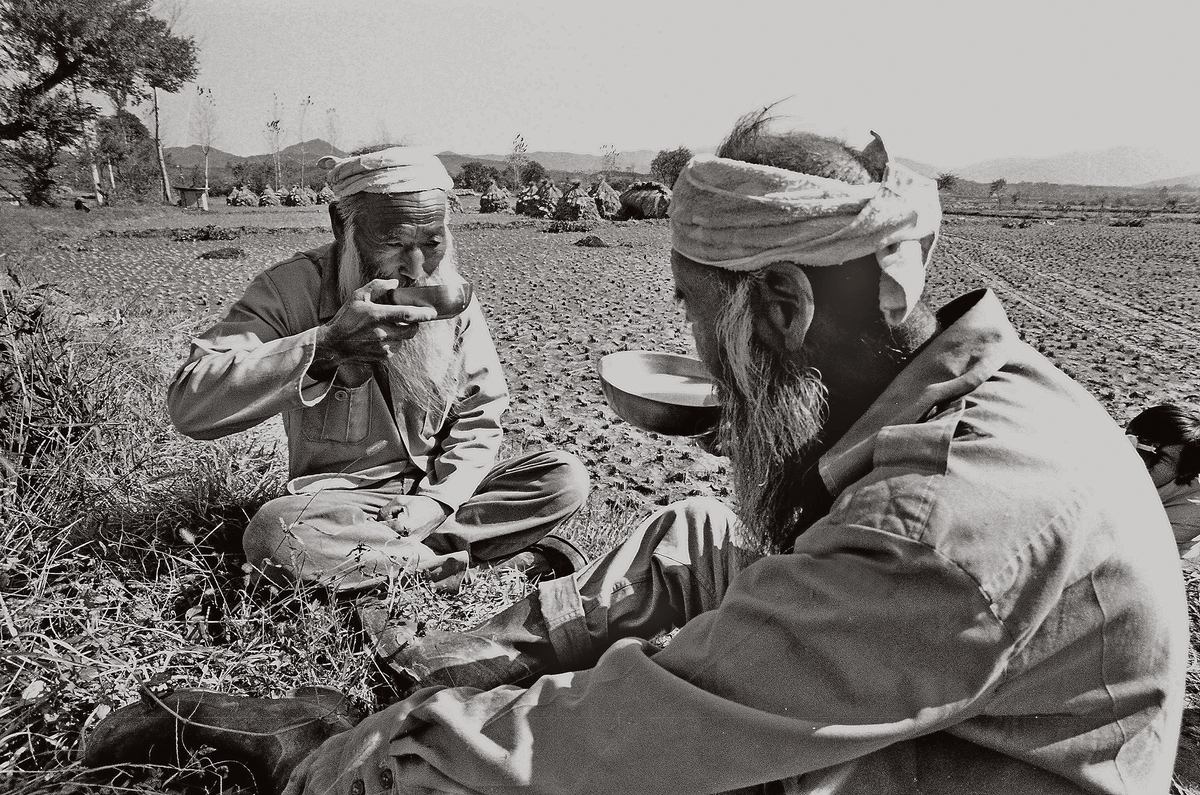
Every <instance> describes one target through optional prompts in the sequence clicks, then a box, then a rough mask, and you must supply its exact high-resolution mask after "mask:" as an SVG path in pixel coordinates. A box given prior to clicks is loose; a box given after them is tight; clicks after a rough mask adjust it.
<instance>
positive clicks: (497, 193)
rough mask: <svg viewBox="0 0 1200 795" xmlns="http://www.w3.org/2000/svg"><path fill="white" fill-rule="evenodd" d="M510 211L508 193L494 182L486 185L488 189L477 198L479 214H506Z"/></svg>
mask: <svg viewBox="0 0 1200 795" xmlns="http://www.w3.org/2000/svg"><path fill="white" fill-rule="evenodd" d="M510 209H511V208H510V207H509V206H508V191H506V190H505V189H504V188H502V187H500V186H499V185H497V184H496V182H495V181H493V182H492V183H491V184H490V185H488V189H487V190H486V191H484V193H483V195H482V196H480V197H479V212H481V213H506V212H509V210H510Z"/></svg>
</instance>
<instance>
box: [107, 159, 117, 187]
mask: <svg viewBox="0 0 1200 795" xmlns="http://www.w3.org/2000/svg"><path fill="white" fill-rule="evenodd" d="M108 187H110V188H111V189H112V192H113V193H116V192H117V178H116V176H115V175H114V174H113V167H112V161H111V160H110V161H108Z"/></svg>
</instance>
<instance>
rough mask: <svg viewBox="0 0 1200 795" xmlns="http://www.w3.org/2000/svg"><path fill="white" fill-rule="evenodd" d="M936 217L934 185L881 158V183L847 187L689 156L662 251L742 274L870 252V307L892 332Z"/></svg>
mask: <svg viewBox="0 0 1200 795" xmlns="http://www.w3.org/2000/svg"><path fill="white" fill-rule="evenodd" d="M941 220H942V208H941V202H940V201H939V199H938V191H937V185H936V184H935V183H934V182H933V181H932V180H929V179H926V178H925V177H922V176H920V175H918V174H914V173H913V172H911V171H909V170H908V169H907V168H905V167H904V166H902V165H900V164H899V163H896V162H894V161H890V160H889V162H888V164H887V166H886V168H885V169H884V172H883V179H882V181H881V182H872V183H870V184H867V185H851V184H848V183H846V182H842V181H840V180H836V179H827V178H824V177H814V176H810V175H808V174H800V173H797V172H795V171H788V170H786V169H782V168H774V167H772V166H760V165H755V164H753V163H743V162H741V161H740V160H728V159H726V158H722V157H716V156H714V155H698V156H696V157H693V158H692V159H691V161H690V162H689V163H688V164H687V166H686V167H685V168H684V170H683V172H682V173H680V175H679V179H678V181H676V183H675V189H674V191H673V193H672V196H671V231H672V246H673V247H674V249H675V250H676V251H678V252H679V253H680V254H682V255H683V256H685V257H687V258H688V259H690V260H692V261H693V262H699V263H701V264H703V265H713V266H715V267H718V268H725V269H728V270H734V271H752V270H758V269H759V268H762V267H765V266H766V265H769V264H770V263H772V262H780V261H786V262H795V263H797V264H800V265H812V266H824V265H840V264H841V263H843V262H847V261H849V260H852V259H858V258H859V257H865V256H867V255H869V254H874V255H875V256H876V258H877V259H878V260H879V266H880V268H882V269H883V273H882V274H881V275H880V279H879V308H880V310H881V311H882V312H883V315H884V318H885V319H886V320H887V322H888V324H889V325H892V326H895V325H899V324H900V323H902V322H904V320H905V319H906V318H907V317H908V314H909V312H911V311H912V309H913V307H914V306H915V305H916V302H917V300H918V299H919V298H920V297H921V292H922V290H923V289H924V287H925V268H926V266H927V265H928V263H929V257H930V254H931V253H932V252H933V247H934V244H935V243H936V242H937V235H938V227H939V226H940V224H941Z"/></svg>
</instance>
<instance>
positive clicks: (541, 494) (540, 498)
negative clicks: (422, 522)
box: [242, 450, 589, 591]
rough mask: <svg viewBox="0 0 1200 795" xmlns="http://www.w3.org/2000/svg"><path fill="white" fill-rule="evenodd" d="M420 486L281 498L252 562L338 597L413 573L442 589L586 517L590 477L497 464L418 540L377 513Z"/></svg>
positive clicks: (560, 462)
mask: <svg viewBox="0 0 1200 795" xmlns="http://www.w3.org/2000/svg"><path fill="white" fill-rule="evenodd" d="M418 485H419V482H417V483H414V482H413V480H412V479H405V478H397V479H394V480H391V481H387V482H385V483H382V484H378V485H375V486H372V487H369V488H357V489H326V490H324V491H321V492H318V493H316V494H289V495H286V496H283V497H278V498H276V499H273V500H271V501H269V502H267V503H266V504H265V505H263V507H262V508H261V509H259V511H258V513H256V514H255V515H254V517H253V518H252V519H251V520H250V523H249V524H248V525H247V527H246V531H245V534H244V535H243V537H242V547H243V549H244V550H245V552H246V560H247V561H248V562H249V563H250V564H251V565H252V566H253V567H255V568H256V569H258V570H259V571H261V572H262V573H263V574H265V575H266V576H267V577H268V578H270V579H272V580H275V581H281V580H282V581H287V580H300V581H303V582H307V583H312V584H316V585H320V586H323V587H325V588H329V589H332V590H334V591H351V590H358V589H365V588H369V587H374V586H376V585H379V584H381V583H384V582H387V581H389V580H392V579H394V578H396V577H397V576H399V575H401V574H403V573H411V572H422V573H424V574H426V575H427V576H428V577H429V578H430V579H432V580H434V581H435V582H437V581H439V580H444V579H447V578H450V577H452V576H456V575H460V574H461V573H462V571H463V570H464V569H465V568H466V566H467V565H468V564H469V563H479V564H483V565H487V564H491V563H496V562H499V561H502V560H504V559H506V558H509V557H511V556H513V555H515V554H517V553H519V552H521V551H522V550H524V549H527V548H528V547H530V546H531V545H533V544H535V543H537V542H538V541H539V540H541V539H542V538H543V537H545V536H546V535H547V534H548V533H550V532H551V531H552V530H553V529H554V528H556V527H558V526H559V525H560V524H562V523H563V522H565V521H566V520H567V519H569V518H570V517H571V516H573V515H574V514H575V512H576V511H578V510H579V508H580V507H581V506H582V505H583V502H584V500H585V499H586V498H587V494H588V488H589V487H588V475H587V470H586V469H585V468H584V466H583V464H582V463H581V462H580V461H579V459H577V458H576V457H575V456H573V455H571V454H570V453H565V452H562V451H556V450H548V451H539V452H533V453H526V454H523V455H519V456H515V457H513V458H509V459H506V460H504V461H501V462H499V463H498V464H497V465H496V466H495V467H493V468H492V470H491V471H490V472H488V474H487V475H486V476H485V477H484V478H483V480H482V481H481V482H480V484H479V487H478V488H477V489H476V490H475V493H474V495H472V496H471V498H470V499H468V500H467V501H466V502H465V503H463V504H462V505H461V506H460V507H459V508H458V509H457V510H456V511H454V513H453V514H451V515H450V516H449V517H447V518H446V521H445V522H443V523H442V525H441V526H439V527H438V528H437V529H436V530H435V531H434V532H433V533H431V534H430V535H429V536H427V537H426V538H425V539H423V540H422V541H414V540H412V539H410V538H404V537H401V536H399V535H397V534H396V531H395V530H393V529H392V528H391V527H390V526H389V525H387V524H386V523H384V522H382V521H380V520H379V518H378V514H379V510H380V509H381V508H382V507H383V506H384V505H385V504H386V503H387V502H388V501H389V500H391V499H392V498H393V497H395V496H397V495H400V494H409V493H412V491H413V489H414V488H415V487H416V486H418Z"/></svg>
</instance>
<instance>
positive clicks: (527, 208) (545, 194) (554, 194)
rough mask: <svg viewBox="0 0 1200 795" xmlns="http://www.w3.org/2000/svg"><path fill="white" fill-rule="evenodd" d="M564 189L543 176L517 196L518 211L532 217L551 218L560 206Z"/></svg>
mask: <svg viewBox="0 0 1200 795" xmlns="http://www.w3.org/2000/svg"><path fill="white" fill-rule="evenodd" d="M561 198H562V191H560V190H559V189H558V188H556V187H554V183H553V182H551V181H550V180H549V179H547V178H545V177H543V178H542V179H541V180H540V181H538V182H536V183H532V182H531V183H530V184H528V185H526V186H525V189H524V190H522V191H521V195H520V196H518V197H517V212H519V213H520V214H521V215H528V216H530V217H531V218H549V217H550V216H552V215H553V214H554V211H555V209H557V208H558V200H559V199H561Z"/></svg>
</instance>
